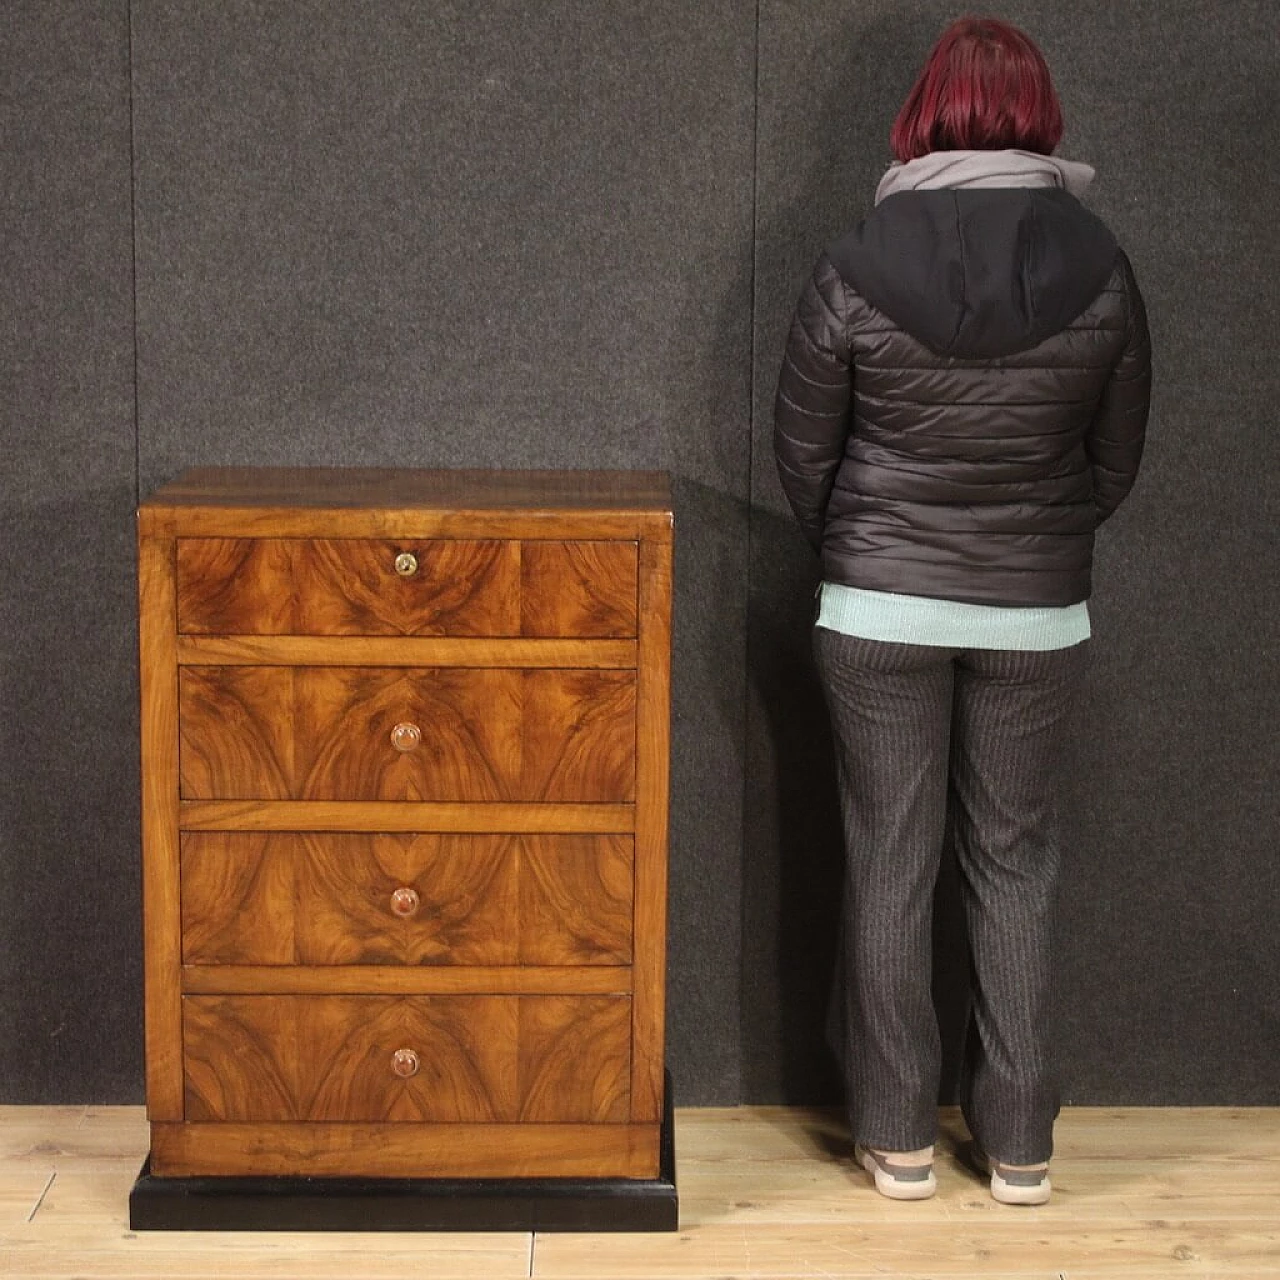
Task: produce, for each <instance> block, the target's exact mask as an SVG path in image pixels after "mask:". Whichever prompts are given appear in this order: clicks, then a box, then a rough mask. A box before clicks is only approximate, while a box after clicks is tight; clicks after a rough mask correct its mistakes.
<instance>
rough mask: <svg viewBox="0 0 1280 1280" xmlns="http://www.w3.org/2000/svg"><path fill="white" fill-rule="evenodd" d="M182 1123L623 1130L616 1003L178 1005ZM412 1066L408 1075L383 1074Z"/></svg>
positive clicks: (265, 1000)
mask: <svg viewBox="0 0 1280 1280" xmlns="http://www.w3.org/2000/svg"><path fill="white" fill-rule="evenodd" d="M182 1004H183V1017H182V1030H183V1044H184V1054H185V1081H186V1119H187V1120H188V1121H201V1120H230V1121H235V1120H244V1121H277V1120H314V1121H415V1120H429V1121H451V1120H452V1121H464V1120H468V1121H469V1120H498V1121H517V1120H527V1121H557V1120H562V1121H563V1120H578V1121H612V1122H618V1121H624V1120H626V1119H627V1118H628V1111H629V1079H630V1070H631V1064H630V1034H631V1001H630V999H629V998H628V997H627V996H471V995H467V996H404V997H395V996H256V995H255V996H186V997H184V998H183V1001H182ZM405 1050H407V1051H410V1052H411V1053H412V1054H413V1055H416V1072H415V1074H413V1075H411V1076H409V1077H407V1078H405V1077H402V1076H401V1075H398V1074H397V1073H396V1071H395V1070H394V1068H393V1063H394V1061H395V1058H396V1055H397V1053H399V1052H400V1051H405Z"/></svg>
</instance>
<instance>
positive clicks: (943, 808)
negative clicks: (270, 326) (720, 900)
mask: <svg viewBox="0 0 1280 1280" xmlns="http://www.w3.org/2000/svg"><path fill="white" fill-rule="evenodd" d="M1062 132H1063V125H1062V112H1061V107H1060V105H1059V101H1058V97H1057V94H1056V92H1055V90H1054V87H1053V83H1052V80H1051V77H1050V73H1049V68H1048V65H1047V63H1046V62H1045V59H1044V56H1043V55H1042V53H1041V52H1040V50H1039V49H1038V48H1037V47H1036V45H1035V44H1034V43H1033V41H1032V40H1031V39H1030V37H1028V36H1027V35H1026V34H1025V33H1023V32H1021V31H1019V30H1018V29H1017V28H1015V27H1012V26H1010V25H1008V24H1007V23H1004V22H1000V21H997V20H994V19H980V18H962V19H960V20H959V21H957V22H955V23H953V24H952V25H951V26H950V27H948V28H947V30H946V31H945V32H943V34H942V36H941V38H940V39H939V41H938V43H937V44H936V46H935V47H934V49H933V51H932V53H931V54H930V56H929V58H928V60H927V61H926V63H925V66H924V68H923V70H922V71H921V73H920V76H919V78H918V80H917V82H916V84H915V86H914V87H913V88H912V90H911V93H910V94H909V96H908V97H907V100H906V102H905V103H904V104H903V107H902V109H901V111H900V113H899V115H898V117H897V120H896V121H895V122H894V125H893V128H892V130H891V133H890V143H891V146H892V148H893V151H894V153H895V155H896V156H897V163H895V164H893V165H892V166H891V167H890V168H889V170H888V172H887V173H886V174H885V175H884V177H883V179H882V180H881V182H880V184H879V188H878V190H877V191H876V198H875V207H874V209H873V211H872V212H871V214H870V215H869V216H868V217H867V218H866V219H865V220H863V221H862V222H860V223H859V224H858V225H857V226H856V227H855V228H854V229H853V230H852V231H850V232H849V233H848V234H847V235H845V236H843V237H842V238H841V239H839V240H837V241H836V242H835V243H833V244H832V245H830V246H829V247H828V248H827V249H826V251H825V252H824V253H823V254H822V255H821V256H820V257H819V259H818V261H817V265H816V266H815V268H814V270H813V274H812V277H811V278H810V280H809V281H808V283H807V284H806V286H805V288H804V290H803V292H802V294H801V296H800V300H799V303H798V305H797V307H796V312H795V316H794V318H793V321H792V324H791V328H790V332H789V336H788V338H787V344H786V352H785V356H784V359H783V364H782V369H781V373H780V376H779V380H778V388H777V398H776V404H775V418H774V449H775V456H776V460H777V466H778V475H779V478H780V482H781V485H782V488H783V491H784V493H785V495H786V498H787V500H788V503H789V504H790V507H791V509H792V511H793V513H794V515H795V517H796V519H797V520H798V522H799V524H800V528H801V531H802V532H803V533H804V535H805V536H806V537H807V538H808V540H809V542H810V543H811V545H812V546H813V548H814V549H815V551H817V552H818V553H819V554H820V556H821V564H822V582H821V584H820V586H819V595H820V603H819V605H818V608H817V616H816V619H815V623H814V627H813V649H814V656H815V660H816V663H817V669H818V675H819V679H820V681H821V684H822V687H823V692H824V695H825V698H826V700H827V705H828V708H829V711H830V715H831V721H832V726H833V729H834V734H835V742H836V754H837V760H836V763H837V773H838V777H839V786H840V798H841V812H842V818H843V824H844V835H845V854H846V860H845V875H844V901H843V910H842V925H841V928H842V943H841V960H840V963H841V966H842V978H843V983H842V990H841V991H840V994H839V1000H840V1009H839V1013H840V1022H841V1025H842V1031H841V1033H840V1034H841V1041H842V1043H841V1048H842V1053H843V1059H844V1062H843V1070H844V1075H845V1086H846V1095H847V1096H846V1104H847V1109H848V1115H849V1121H850V1126H851V1129H852V1134H853V1139H854V1143H855V1147H854V1151H855V1158H856V1159H857V1160H858V1162H859V1163H860V1164H861V1165H862V1166H863V1167H864V1168H865V1169H866V1170H867V1171H868V1172H869V1173H870V1174H871V1175H872V1177H873V1179H874V1184H875V1186H876V1188H877V1189H878V1190H879V1191H880V1192H881V1193H882V1194H884V1195H887V1196H890V1197H892V1198H895V1199H920V1198H923V1197H926V1196H929V1195H931V1194H933V1192H934V1190H935V1189H936V1180H935V1178H934V1175H933V1170H932V1161H933V1145H934V1141H935V1137H936V1126H937V1094H938V1080H939V1072H940V1044H939V1036H938V1026H937V1020H936V1017H935V1014H934V1010H933V1005H932V999H931V963H930V937H931V927H930V926H931V922H930V911H931V903H932V894H933V886H934V882H935V880H936V877H937V873H938V866H939V860H940V856H941V851H942V846H943V842H944V837H945V823H946V814H947V809H948V805H947V800H948V791H949V790H950V793H951V796H952V798H953V802H954V803H953V814H954V841H955V847H956V852H957V856H958V861H959V865H960V869H961V884H962V894H963V900H964V903H965V911H966V916H967V923H968V932H969V939H970V947H971V957H972V970H973V979H974V992H973V1004H972V1010H971V1014H970V1022H969V1029H968V1037H967V1041H966V1048H965V1058H964V1065H963V1069H962V1075H961V1080H960V1103H961V1107H962V1110H963V1114H964V1117H965V1120H966V1123H967V1124H968V1126H969V1129H970V1132H971V1134H972V1135H973V1139H974V1142H973V1144H972V1148H971V1159H972V1161H973V1163H974V1164H975V1165H976V1166H977V1167H978V1168H979V1169H981V1170H982V1171H983V1172H984V1173H988V1174H989V1175H990V1185H991V1193H992V1195H993V1196H994V1197H995V1199H997V1200H999V1201H1001V1202H1004V1203H1011V1204H1039V1203H1043V1202H1044V1201H1045V1200H1047V1199H1048V1198H1049V1195H1050V1180H1049V1160H1050V1157H1051V1155H1052V1150H1053V1123H1054V1120H1055V1118H1056V1117H1057V1114H1058V1108H1059V1103H1058V1096H1057V1090H1056V1085H1055V1083H1054V1077H1053V1070H1052V1064H1051V1063H1050V1062H1049V1061H1048V1056H1047V1035H1046V1026H1045V1016H1046V1011H1047V1001H1048V996H1049V990H1050V977H1051V971H1052V964H1053V957H1052V949H1051V939H1050V936H1049V927H1048V926H1049V912H1050V908H1051V905H1052V896H1053V893H1054V890H1055V885H1056V881H1057V873H1058V864H1059V834H1058V814H1057V812H1056V797H1057V794H1058V781H1059V776H1058V766H1059V758H1060V752H1061V747H1062V745H1063V741H1062V739H1063V728H1064V724H1065V718H1066V714H1067V712H1068V711H1069V709H1070V706H1071V702H1072V699H1073V697H1074V695H1075V693H1076V692H1077V690H1078V688H1079V685H1080V682H1081V677H1082V675H1083V674H1084V671H1085V670H1086V667H1087V665H1088V662H1089V661H1090V649H1091V640H1090V624H1089V613H1088V605H1087V600H1088V597H1089V595H1090V591H1091V576H1090V575H1091V566H1092V559H1093V546H1094V533H1095V530H1096V529H1097V527H1098V526H1099V525H1100V524H1101V523H1102V522H1103V521H1104V520H1106V519H1107V518H1108V517H1109V516H1110V515H1111V514H1112V513H1113V512H1114V511H1115V510H1116V508H1117V507H1118V506H1119V504H1120V503H1121V502H1122V501H1123V500H1124V498H1125V497H1126V495H1127V494H1128V493H1129V491H1130V489H1131V488H1132V486H1133V483H1134V480H1135V478H1136V475H1137V472H1138V467H1139V463H1140V461H1141V458H1142V452H1143V446H1144V441H1145V434H1146V425H1147V416H1148V408H1149V403H1150V392H1151V345H1150V338H1149V335H1148V330H1147V320H1146V312H1145V308H1144V305H1143V300H1142V295H1141V293H1140V291H1139V289H1138V284H1137V281H1136V279H1135V277H1134V272H1133V268H1132V265H1131V264H1130V262H1129V259H1128V257H1127V256H1126V255H1125V253H1124V251H1123V250H1122V249H1121V248H1120V247H1119V246H1118V244H1117V243H1116V239H1115V237H1114V236H1113V234H1112V233H1111V231H1110V230H1109V229H1108V228H1107V227H1106V225H1105V224H1104V223H1103V222H1102V221H1101V220H1100V219H1099V218H1098V217H1096V216H1095V215H1094V214H1092V213H1091V212H1089V211H1088V210H1087V209H1086V208H1085V207H1084V205H1083V204H1082V203H1081V202H1080V199H1079V197H1080V196H1081V194H1082V193H1083V192H1084V191H1085V189H1086V188H1087V186H1088V184H1089V183H1090V181H1091V180H1092V178H1093V176H1094V171H1093V169H1091V168H1090V167H1089V166H1088V165H1085V164H1080V163H1076V162H1072V161H1069V160H1063V159H1059V158H1056V157H1055V156H1054V155H1053V154H1052V153H1053V151H1054V149H1055V148H1056V147H1057V145H1058V144H1059V142H1060V141H1061V138H1062Z"/></svg>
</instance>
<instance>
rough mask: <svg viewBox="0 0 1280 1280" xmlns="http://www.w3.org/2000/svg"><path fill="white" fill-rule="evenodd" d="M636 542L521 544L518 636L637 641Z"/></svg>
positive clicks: (530, 542) (531, 542) (529, 541)
mask: <svg viewBox="0 0 1280 1280" xmlns="http://www.w3.org/2000/svg"><path fill="white" fill-rule="evenodd" d="M637 575H638V551H637V545H636V543H634V542H603V541H596V542H556V541H547V542H538V541H534V540H532V539H530V540H528V541H526V542H524V543H522V544H521V558H520V634H521V635H525V636H599V637H602V638H603V637H607V636H634V635H635V634H636V603H637V602H636V591H637Z"/></svg>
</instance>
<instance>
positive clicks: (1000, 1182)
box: [991, 1169, 1053, 1204]
mask: <svg viewBox="0 0 1280 1280" xmlns="http://www.w3.org/2000/svg"><path fill="white" fill-rule="evenodd" d="M1052 1191H1053V1187H1052V1186H1051V1185H1050V1183H1049V1175H1048V1174H1045V1176H1044V1177H1043V1178H1042V1179H1041V1180H1040V1181H1039V1182H1037V1183H1036V1184H1035V1186H1034V1187H1019V1186H1015V1185H1013V1184H1012V1183H1009V1182H1006V1181H1005V1180H1004V1179H1003V1178H1002V1177H1001V1176H1000V1174H999V1173H998V1172H997V1171H996V1170H995V1169H993V1170H992V1171H991V1198H992V1199H993V1200H997V1201H999V1202H1000V1203H1001V1204H1046V1203H1048V1200H1049V1196H1050V1194H1051V1193H1052Z"/></svg>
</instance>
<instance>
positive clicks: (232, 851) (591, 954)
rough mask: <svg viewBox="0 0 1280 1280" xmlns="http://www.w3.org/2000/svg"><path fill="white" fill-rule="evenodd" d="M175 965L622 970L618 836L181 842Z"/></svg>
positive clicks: (625, 933) (627, 911)
mask: <svg viewBox="0 0 1280 1280" xmlns="http://www.w3.org/2000/svg"><path fill="white" fill-rule="evenodd" d="M181 857H182V951H183V961H184V962H185V963H186V964H200V965H209V964H233V965H353V964H370V965H387V964H393V965H424V964H453V965H583V964H588V965H590V964H599V965H616V964H629V963H630V962H631V938H632V870H633V868H632V862H633V839H632V837H631V836H629V835H564V834H525V833H521V834H490V833H485V834H475V835H472V834H438V833H390V832H388V833H364V832H361V833H336V832H306V833H302V832H245V831H207V832H200V831H186V832H183V833H182V840H181Z"/></svg>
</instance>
